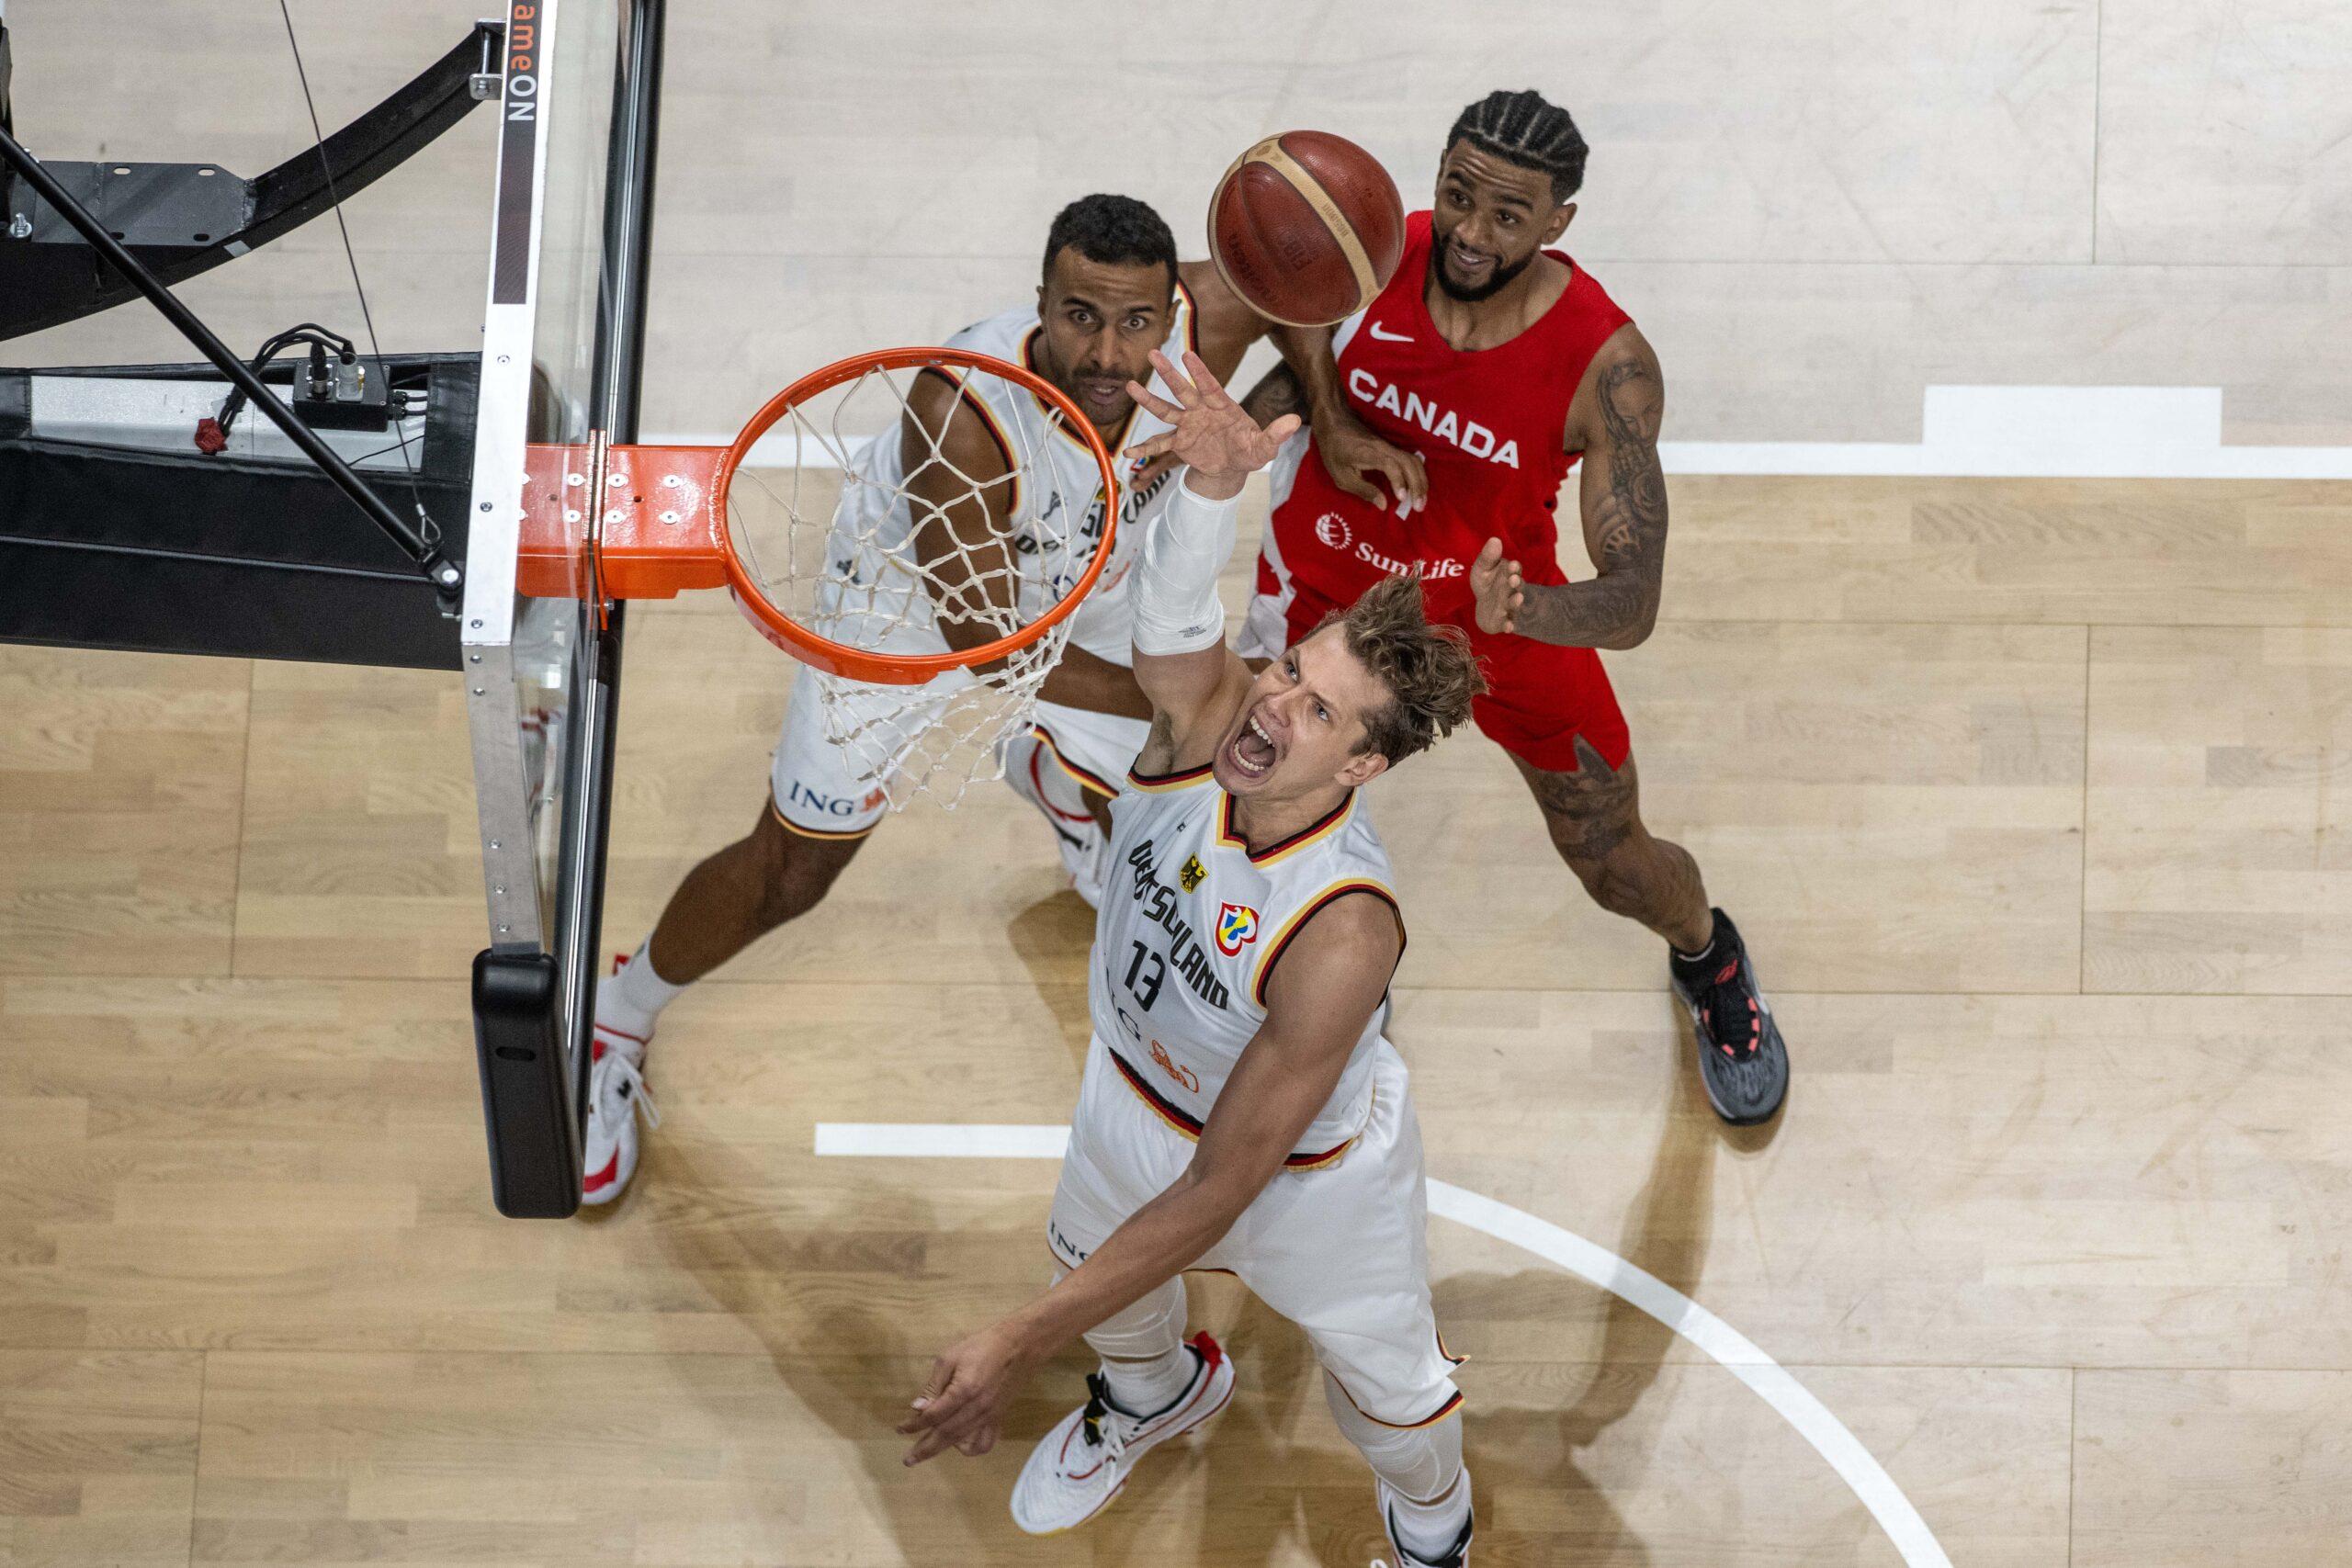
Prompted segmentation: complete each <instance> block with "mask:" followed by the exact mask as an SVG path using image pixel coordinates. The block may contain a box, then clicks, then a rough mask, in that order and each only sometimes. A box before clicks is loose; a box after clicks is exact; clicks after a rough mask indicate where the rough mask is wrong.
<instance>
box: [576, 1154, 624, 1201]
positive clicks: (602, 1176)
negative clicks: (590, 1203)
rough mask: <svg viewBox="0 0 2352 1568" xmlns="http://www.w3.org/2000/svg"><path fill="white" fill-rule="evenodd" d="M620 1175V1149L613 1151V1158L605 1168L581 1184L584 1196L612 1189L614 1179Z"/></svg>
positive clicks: (607, 1161) (606, 1163)
mask: <svg viewBox="0 0 2352 1568" xmlns="http://www.w3.org/2000/svg"><path fill="white" fill-rule="evenodd" d="M620 1173H621V1153H620V1151H619V1150H618V1149H615V1150H614V1151H613V1157H612V1158H610V1159H608V1160H606V1161H605V1168H604V1169H602V1170H600V1171H597V1172H595V1173H594V1175H592V1176H590V1177H589V1178H588V1179H587V1180H585V1181H583V1182H582V1183H581V1184H580V1190H581V1191H582V1193H583V1194H585V1193H589V1192H601V1191H603V1190H605V1188H607V1187H610V1186H611V1185H612V1184H613V1179H614V1178H615V1177H617V1176H618V1175H620Z"/></svg>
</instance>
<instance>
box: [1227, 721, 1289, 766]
mask: <svg viewBox="0 0 2352 1568" xmlns="http://www.w3.org/2000/svg"><path fill="white" fill-rule="evenodd" d="M1225 760H1226V761H1227V762H1228V763H1230V764H1231V765H1232V767H1233V771H1234V772H1235V773H1238V774H1239V775H1240V776H1241V777H1243V778H1245V779H1250V780H1257V779H1262V778H1264V777H1265V776H1266V775H1267V774H1268V773H1272V772H1273V771H1274V764H1275V763H1276V762H1278V761H1281V760H1282V748H1281V747H1280V746H1278V745H1276V744H1275V743H1274V738H1273V736H1272V735H1271V734H1270V733H1268V732H1267V729H1266V727H1265V726H1264V725H1262V724H1261V723H1259V722H1258V716H1257V715H1256V714H1254V713H1253V714H1251V715H1250V716H1249V717H1248V718H1247V719H1245V720H1243V721H1242V725H1241V728H1239V729H1237V730H1235V731H1234V733H1233V739H1230V740H1228V741H1227V742H1226V743H1225Z"/></svg>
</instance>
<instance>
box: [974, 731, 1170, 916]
mask: <svg viewBox="0 0 2352 1568" xmlns="http://www.w3.org/2000/svg"><path fill="white" fill-rule="evenodd" d="M1150 731H1151V726H1150V725H1149V724H1148V723H1146V722H1145V721H1144V720H1142V719H1137V718H1122V717H1120V716H1117V715H1115V714H1105V713H1090V712H1088V711H1087V710H1085V709H1083V708H1073V707H1065V706H1063V705H1060V704H1058V703H1039V704H1038V705H1037V713H1036V716H1035V719H1034V720H1033V721H1032V722H1031V724H1030V726H1029V728H1027V729H1025V730H1024V731H1023V732H1022V733H1021V734H1020V735H1018V736H1016V737H1014V738H1013V739H1012V740H1011V741H1010V742H1008V743H1007V745H1006V747H1005V765H1004V778H1005V783H1007V784H1010V785H1012V790H1013V793H1014V794H1016V795H1020V796H1021V797H1022V798H1023V800H1026V801H1028V802H1029V804H1030V805H1031V806H1033V807H1035V808H1036V810H1037V812H1038V814H1039V815H1040V816H1041V817H1043V818H1045V821H1046V826H1048V827H1049V828H1051V829H1053V833H1054V841H1055V845H1056V847H1057V849H1058V850H1059V851H1060V852H1061V858H1062V869H1063V871H1064V872H1065V873H1067V874H1069V879H1070V886H1072V887H1074V888H1076V889H1077V890H1078V895H1079V897H1081V898H1083V899H1085V900H1086V902H1087V904H1088V905H1089V906H1090V907H1091V906H1093V905H1097V904H1099V903H1101V901H1102V895H1103V871H1104V868H1103V856H1104V855H1105V854H1106V853H1107V852H1108V850H1109V844H1110V837H1109V835H1110V827H1111V809H1110V808H1111V801H1112V799H1113V797H1114V796H1115V795H1117V794H1118V793H1119V788H1120V784H1119V781H1120V780H1121V779H1123V778H1125V776H1126V772H1127V769H1128V768H1129V767H1131V766H1132V765H1133V764H1134V762H1135V760H1136V752H1138V751H1140V750H1143V743H1144V741H1145V740H1146V739H1148V736H1149V735H1150Z"/></svg>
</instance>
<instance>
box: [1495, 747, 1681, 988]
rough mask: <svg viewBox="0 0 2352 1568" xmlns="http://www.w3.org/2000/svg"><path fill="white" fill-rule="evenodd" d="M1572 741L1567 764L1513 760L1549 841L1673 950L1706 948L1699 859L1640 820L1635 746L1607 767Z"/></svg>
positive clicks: (1600, 899)
mask: <svg viewBox="0 0 2352 1568" xmlns="http://www.w3.org/2000/svg"><path fill="white" fill-rule="evenodd" d="M1570 745H1571V746H1572V748H1573V749H1574V755H1575V758H1576V762H1577V765H1576V766H1575V767H1573V768H1570V769H1566V770H1548V769H1543V768H1538V767H1535V766H1534V765H1533V764H1532V763H1530V762H1528V761H1526V760H1525V759H1524V758H1521V757H1518V756H1514V757H1513V758H1512V759H1511V761H1514V762H1516V763H1517V764H1518V765H1519V771H1520V774H1521V777H1523V778H1525V779H1526V780H1527V787H1528V788H1529V789H1530V790H1531V791H1532V792H1533V794H1534V795H1535V804H1536V806H1537V807H1538V808H1539V809H1540V810H1542V812H1543V813H1544V830H1545V831H1546V832H1548V833H1549V834H1550V835H1551V837H1552V847H1553V848H1554V849H1555V850H1557V851H1558V852H1559V854H1560V858H1561V859H1562V860H1563V861H1566V863H1567V866H1568V869H1569V870H1570V871H1571V872H1573V873H1575V874H1576V879H1577V881H1578V882H1580V883H1582V884H1583V885H1584V890H1585V891H1586V892H1587V893H1589V894H1590V895H1591V896H1592V901H1593V902H1594V903H1596V904H1598V905H1600V907H1601V908H1604V909H1606V910H1608V911H1609V912H1610V913H1611V914H1612V915H1623V917H1625V918H1626V919H1629V920H1637V921H1639V922H1640V923H1641V924H1643V925H1645V926H1647V927H1648V928H1649V929H1650V930H1651V931H1656V932H1657V934H1658V935H1659V936H1661V937H1664V938H1665V939H1666V940H1667V941H1668V942H1670V943H1672V944H1673V946H1674V949H1675V951H1676V952H1678V953H1686V952H1695V951H1697V950H1699V949H1701V948H1703V947H1704V946H1705V945H1706V944H1707V941H1708V937H1709V932H1710V928H1711V926H1712V924H1713V914H1712V913H1711V912H1710V910H1709V908H1708V905H1707V886H1706V884H1705V882H1704V881H1703V880H1702V879H1701V877H1700V875H1699V863H1698V862H1696V861H1694V860H1692V859H1691V852H1690V851H1688V850H1686V849H1684V848H1683V847H1682V846H1681V845H1680V844H1677V843H1670V842H1668V840H1664V839H1661V838H1658V837H1657V836H1656V835H1655V834H1653V833H1652V832H1651V831H1650V830H1649V829H1648V828H1647V827H1646V826H1645V825H1644V823H1643V821H1642V803H1641V784H1640V781H1639V778H1638V776H1637V774H1636V772H1635V770H1634V758H1633V755H1632V753H1631V752H1627V753H1625V754H1624V756H1623V761H1622V762H1621V764H1620V765H1618V766H1616V767H1611V766H1610V764H1609V762H1608V761H1607V760H1606V759H1605V758H1603V757H1602V756H1601V754H1600V751H1599V750H1596V749H1595V748H1594V747H1593V744H1592V742H1591V741H1590V740H1589V739H1586V738H1585V737H1584V736H1583V735H1581V734H1579V735H1576V736H1573V737H1571V739H1570Z"/></svg>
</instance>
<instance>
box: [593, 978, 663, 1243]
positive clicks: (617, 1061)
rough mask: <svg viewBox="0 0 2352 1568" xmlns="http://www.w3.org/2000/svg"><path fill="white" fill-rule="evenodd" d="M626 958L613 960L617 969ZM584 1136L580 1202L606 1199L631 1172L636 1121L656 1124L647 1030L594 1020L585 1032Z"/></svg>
mask: <svg viewBox="0 0 2352 1568" xmlns="http://www.w3.org/2000/svg"><path fill="white" fill-rule="evenodd" d="M626 962H627V960H626V959H616V960H615V961H614V964H613V972H614V973H615V974H616V975H617V974H618V973H620V970H621V965H622V964H625V963H626ZM589 1038H590V1041H591V1047H590V1049H591V1051H592V1053H593V1054H592V1055H591V1056H590V1058H589V1066H588V1136H587V1142H586V1145H585V1147H584V1148H583V1149H582V1158H581V1162H580V1164H581V1182H580V1201H582V1202H583V1203H609V1202H611V1201H613V1200H614V1199H616V1198H617V1197H619V1196H620V1195H621V1190H622V1189H623V1188H625V1187H627V1186H628V1180H629V1178H630V1177H632V1176H635V1175H636V1174H637V1119H638V1118H639V1116H642V1117H644V1118H645V1124H646V1125H647V1126H649V1127H659V1126H660V1125H662V1112H661V1111H657V1110H656V1109H654V1105H653V1101H652V1100H650V1098H648V1097H647V1095H646V1092H645V1049H646V1047H647V1046H648V1045H650V1044H651V1043H653V1042H652V1037H651V1036H650V1034H644V1035H638V1034H631V1033H629V1032H627V1031H626V1030H622V1029H617V1028H616V1027H614V1026H613V1025H611V1024H608V1023H599V1024H597V1025H596V1027H595V1029H594V1032H593V1033H591V1035H590V1036H589Z"/></svg>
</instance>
